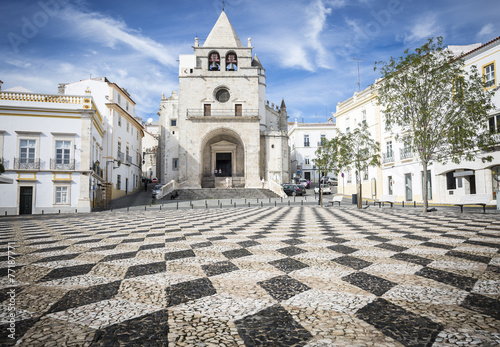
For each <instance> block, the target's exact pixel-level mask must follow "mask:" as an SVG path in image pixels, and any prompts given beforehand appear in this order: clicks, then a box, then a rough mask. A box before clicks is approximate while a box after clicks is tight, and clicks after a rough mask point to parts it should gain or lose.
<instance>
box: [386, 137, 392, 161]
mask: <svg viewBox="0 0 500 347" xmlns="http://www.w3.org/2000/svg"><path fill="white" fill-rule="evenodd" d="M386 147H387V157H388V158H392V141H387V143H386Z"/></svg>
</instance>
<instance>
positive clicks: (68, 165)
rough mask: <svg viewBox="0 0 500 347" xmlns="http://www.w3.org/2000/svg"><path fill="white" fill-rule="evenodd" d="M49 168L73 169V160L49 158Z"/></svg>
mask: <svg viewBox="0 0 500 347" xmlns="http://www.w3.org/2000/svg"><path fill="white" fill-rule="evenodd" d="M50 169H51V170H66V171H68V170H74V169H75V160H74V159H73V160H68V161H67V162H66V163H65V160H63V161H62V162H61V161H59V162H58V160H57V159H50Z"/></svg>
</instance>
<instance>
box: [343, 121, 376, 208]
mask: <svg viewBox="0 0 500 347" xmlns="http://www.w3.org/2000/svg"><path fill="white" fill-rule="evenodd" d="M336 140H337V158H338V167H339V168H342V169H346V170H353V169H354V170H355V173H356V181H357V194H358V208H362V204H363V185H362V182H363V177H362V175H363V173H364V172H365V171H366V170H368V168H369V167H370V166H380V143H379V142H377V141H375V140H374V139H373V138H372V137H371V136H370V131H369V129H368V126H367V125H366V124H358V127H356V128H355V129H354V130H352V131H351V132H349V133H348V134H342V133H339V135H338V136H337V139H336Z"/></svg>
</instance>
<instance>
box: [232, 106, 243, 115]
mask: <svg viewBox="0 0 500 347" xmlns="http://www.w3.org/2000/svg"><path fill="white" fill-rule="evenodd" d="M234 115H235V116H236V117H241V116H242V115H243V105H242V104H236V105H234Z"/></svg>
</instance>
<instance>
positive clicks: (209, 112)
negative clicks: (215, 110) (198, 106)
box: [203, 104, 212, 117]
mask: <svg viewBox="0 0 500 347" xmlns="http://www.w3.org/2000/svg"><path fill="white" fill-rule="evenodd" d="M203 115H204V116H205V117H210V116H211V115H212V105H210V104H205V105H203Z"/></svg>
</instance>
